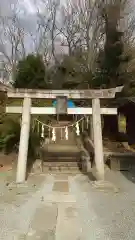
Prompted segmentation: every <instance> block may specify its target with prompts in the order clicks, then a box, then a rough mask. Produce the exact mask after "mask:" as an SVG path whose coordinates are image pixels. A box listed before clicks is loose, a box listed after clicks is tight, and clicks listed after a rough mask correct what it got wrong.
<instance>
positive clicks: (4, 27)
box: [0, 3, 25, 76]
mask: <svg viewBox="0 0 135 240" xmlns="http://www.w3.org/2000/svg"><path fill="white" fill-rule="evenodd" d="M18 11H19V9H18V5H17V3H16V4H12V5H11V13H10V15H9V16H2V14H1V16H0V53H1V55H2V59H3V62H4V66H5V70H6V71H7V72H8V73H9V74H12V76H14V73H15V71H16V64H17V62H18V61H19V60H20V59H21V58H22V57H24V56H25V44H24V37H25V33H24V29H23V27H22V26H21V23H20V19H19V17H18Z"/></svg>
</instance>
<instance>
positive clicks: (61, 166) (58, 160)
mask: <svg viewBox="0 0 135 240" xmlns="http://www.w3.org/2000/svg"><path fill="white" fill-rule="evenodd" d="M63 125H64V126H65V125H68V123H67V122H60V123H59V124H57V125H55V127H56V126H63ZM41 158H42V160H43V172H60V173H63V172H64V173H65V172H67V173H75V172H80V150H79V148H78V146H77V144H76V140H75V135H74V132H73V131H72V129H69V132H68V140H66V139H65V133H64V129H63V133H61V129H60V128H59V129H56V142H55V143H53V142H51V143H49V144H44V147H43V148H42V154H41Z"/></svg>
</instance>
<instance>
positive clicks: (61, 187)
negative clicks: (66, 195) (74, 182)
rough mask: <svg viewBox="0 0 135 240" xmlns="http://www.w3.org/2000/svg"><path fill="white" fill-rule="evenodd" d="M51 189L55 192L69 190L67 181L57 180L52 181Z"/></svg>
mask: <svg viewBox="0 0 135 240" xmlns="http://www.w3.org/2000/svg"><path fill="white" fill-rule="evenodd" d="M53 191H57V192H68V191H69V186H68V182H67V181H63V182H61V181H57V182H55V183H54V186H53Z"/></svg>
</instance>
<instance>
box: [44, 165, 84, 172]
mask: <svg viewBox="0 0 135 240" xmlns="http://www.w3.org/2000/svg"><path fill="white" fill-rule="evenodd" d="M48 172H50V173H80V170H79V168H78V167H47V166H46V167H43V173H48Z"/></svg>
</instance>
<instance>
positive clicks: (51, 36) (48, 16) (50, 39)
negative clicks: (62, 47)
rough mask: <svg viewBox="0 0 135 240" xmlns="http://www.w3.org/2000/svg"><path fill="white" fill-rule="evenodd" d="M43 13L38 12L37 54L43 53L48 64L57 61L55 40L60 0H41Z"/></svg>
mask: <svg viewBox="0 0 135 240" xmlns="http://www.w3.org/2000/svg"><path fill="white" fill-rule="evenodd" d="M41 2H42V5H43V9H44V11H43V9H42V12H40V11H39V10H37V18H38V21H37V36H38V37H37V38H36V46H37V52H39V53H41V54H42V55H43V57H44V59H45V61H46V62H48V61H50V60H52V58H53V59H54V60H57V59H56V54H55V40H56V37H57V36H58V30H57V28H56V25H57V14H58V11H59V5H60V2H59V0H41Z"/></svg>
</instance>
